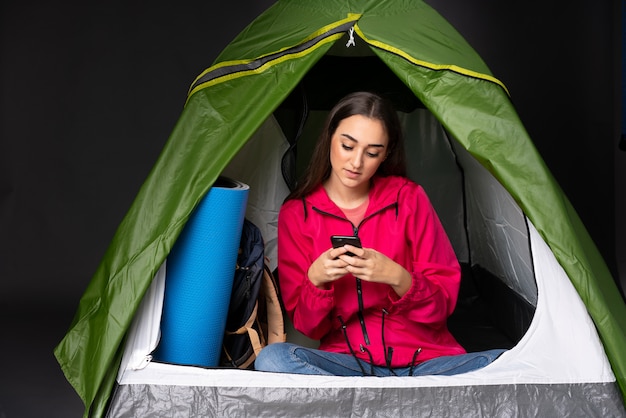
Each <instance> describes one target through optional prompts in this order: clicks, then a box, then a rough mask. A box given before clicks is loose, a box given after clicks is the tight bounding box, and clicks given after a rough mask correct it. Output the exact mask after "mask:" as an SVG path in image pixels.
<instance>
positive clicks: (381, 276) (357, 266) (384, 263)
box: [339, 245, 413, 296]
mask: <svg viewBox="0 0 626 418" xmlns="http://www.w3.org/2000/svg"><path fill="white" fill-rule="evenodd" d="M343 248H345V249H346V252H351V253H353V254H354V256H353V257H350V256H348V255H346V254H345V252H344V253H343V254H341V255H340V256H339V259H340V260H341V261H343V262H345V263H346V266H344V267H343V268H342V270H344V271H348V272H350V273H352V274H353V275H354V276H355V277H358V278H359V279H361V280H363V281H366V282H375V283H385V284H388V285H389V286H391V287H392V288H393V290H394V291H395V292H396V294H398V296H403V295H404V294H405V293H406V292H408V290H409V289H410V288H411V283H412V281H413V278H412V277H411V274H410V273H409V272H408V271H407V270H406V269H405V268H404V267H402V266H401V265H400V264H398V263H396V262H395V261H393V260H392V259H390V258H389V257H387V256H386V255H384V254H383V253H380V252H378V251H376V250H374V249H372V248H358V247H353V246H352V245H345V246H344V247H343Z"/></svg>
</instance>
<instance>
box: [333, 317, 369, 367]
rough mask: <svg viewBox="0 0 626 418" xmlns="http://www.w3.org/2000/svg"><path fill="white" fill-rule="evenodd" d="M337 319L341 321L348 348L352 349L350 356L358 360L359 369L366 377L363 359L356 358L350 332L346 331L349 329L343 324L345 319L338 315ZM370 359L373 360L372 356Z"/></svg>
mask: <svg viewBox="0 0 626 418" xmlns="http://www.w3.org/2000/svg"><path fill="white" fill-rule="evenodd" d="M337 319H339V322H341V330H342V331H343V337H344V338H345V339H346V344H348V348H349V349H350V354H352V357H354V359H355V360H356V362H357V364H358V365H359V368H360V369H361V373H363V376H366V375H367V374H366V373H365V369H364V368H363V365H362V364H361V359H359V358H358V357H357V356H356V353H355V352H354V350H353V349H352V344H350V339H349V338H348V331H347V330H346V329H347V327H346V323H345V322H343V318H342V317H341V315H338V316H337ZM361 350H363V345H361ZM368 353H369V352H368ZM370 358H371V354H370ZM370 367H372V366H371V365H370ZM372 372H373V369H372ZM372 374H374V373H372Z"/></svg>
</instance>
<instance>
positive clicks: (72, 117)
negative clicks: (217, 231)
mask: <svg viewBox="0 0 626 418" xmlns="http://www.w3.org/2000/svg"><path fill="white" fill-rule="evenodd" d="M427 2H428V3H429V4H430V5H432V6H433V7H434V8H435V9H437V10H438V11H439V12H440V13H441V14H442V15H443V16H444V17H446V18H447V19H448V20H449V21H450V22H451V23H452V24H453V25H454V26H455V27H456V28H457V29H458V30H459V31H460V32H461V34H463V35H464V36H465V37H466V39H467V40H468V41H469V43H470V44H471V45H472V46H473V47H474V48H475V49H476V50H477V51H478V53H479V54H480V55H481V56H482V57H483V59H484V60H485V62H487V64H488V66H489V67H490V68H491V70H492V72H493V73H494V75H495V76H496V77H497V78H498V79H500V80H501V81H503V82H504V84H505V85H506V86H507V87H508V89H509V91H510V93H511V97H512V101H513V103H514V104H515V106H516V108H517V110H518V112H519V114H520V117H521V119H522V121H523V122H524V124H525V126H526V128H527V130H528V132H529V134H530V136H531V138H533V140H534V142H535V144H536V146H537V148H538V149H539V151H540V153H541V154H542V155H543V157H544V159H545V161H546V163H547V165H548V167H549V168H550V169H551V171H552V172H553V174H554V175H555V177H556V179H557V181H558V182H559V183H560V184H561V186H562V188H563V189H564V191H565V193H566V195H567V196H568V197H569V198H570V200H571V201H572V203H573V204H574V207H575V208H576V210H577V211H578V213H579V214H580V216H581V217H582V219H583V222H584V223H585V225H586V226H587V228H588V229H589V231H590V233H591V235H592V237H593V239H594V241H595V242H596V244H597V246H598V248H599V249H600V251H601V252H602V254H603V255H604V257H605V259H606V261H607V263H608V264H609V267H610V268H611V270H612V271H613V272H614V274H615V277H616V278H617V277H618V271H619V270H620V269H619V266H620V265H623V264H624V257H625V256H624V253H625V252H626V251H624V244H623V240H624V239H626V232H625V231H626V227H625V222H626V221H624V215H623V214H624V211H625V210H626V209H625V207H626V205H625V204H624V198H625V196H624V195H625V192H624V190H626V189H624V187H625V186H626V173H625V169H624V165H625V164H626V162H625V159H626V156H625V154H626V153H624V152H620V151H618V148H617V144H618V141H619V136H620V132H621V119H620V118H621V114H620V111H621V37H622V33H621V4H620V3H619V2H617V1H601V2H598V1H597V0H578V1H573V2H568V1H564V0H560V1H551V0H548V1H546V0H542V1H537V0H531V1H526V2H502V1H496V0H473V1H467V0H449V1H445V0H429V1H427ZM55 3H56V2H45V1H42V0H35V1H19V2H18V1H16V0H8V1H7V0H5V1H4V2H2V3H1V6H0V7H1V9H0V22H1V25H0V30H1V35H0V36H1V38H0V42H1V44H0V45H1V46H0V54H1V58H0V80H1V84H0V86H1V90H0V92H1V94H0V96H1V98H2V104H1V112H0V318H1V319H0V326H1V328H0V331H1V333H0V362H1V363H0V370H2V372H0V376H1V377H0V417H2V418H4V417H5V416H6V417H31V416H33V417H35V416H37V417H39V416H47V417H56V416H58V417H70V416H80V415H81V413H82V407H81V403H80V400H79V399H78V397H77V396H76V395H75V394H74V392H73V390H72V389H71V387H70V386H69V384H68V383H67V382H66V381H65V380H64V378H63V376H62V373H61V372H60V369H59V368H58V366H57V365H56V363H55V360H54V358H53V355H52V349H53V347H54V346H55V345H56V344H57V343H58V342H59V341H60V339H61V338H62V337H63V335H64V333H65V331H66V329H67V327H68V325H69V322H70V320H71V318H72V315H73V313H74V311H75V309H76V307H77V304H78V300H79V298H80V296H81V294H82V292H83V291H84V290H85V287H86V286H87V284H88V282H89V280H90V279H91V276H92V274H93V273H94V272H95V270H96V267H97V266H98V264H99V262H100V260H101V259H102V257H103V256H104V253H105V251H106V249H107V247H108V245H109V243H110V240H111V239H112V237H113V234H114V233H115V230H116V228H117V226H118V225H119V223H120V221H121V220H122V218H123V216H124V215H125V213H126V211H127V210H128V208H129V207H130V205H131V202H132V200H133V199H134V197H135V195H136V193H137V191H138V190H139V187H140V186H141V184H142V183H143V181H144V179H145V178H146V176H147V174H148V172H149V170H150V169H151V168H152V165H153V164H154V162H155V160H156V158H157V156H158V154H159V152H160V150H161V148H162V146H163V144H164V143H165V141H166V140H167V137H168V136H169V133H170V132H171V130H172V128H173V126H174V124H175V123H176V121H177V119H178V116H179V115H180V112H181V110H182V106H183V104H184V100H185V97H186V93H187V88H188V87H189V85H190V83H191V82H192V81H193V80H194V78H195V77H196V76H197V75H198V74H199V73H200V72H202V71H203V70H204V69H206V68H208V67H209V66H210V65H211V64H212V62H213V60H214V59H215V58H216V56H217V55H218V53H219V52H220V51H221V50H222V49H223V48H224V47H225V46H226V45H227V44H228V42H230V41H231V40H232V39H233V38H234V36H235V35H237V34H238V33H239V32H240V31H241V30H242V29H243V28H244V27H245V26H246V25H247V24H248V23H249V22H251V21H252V20H253V19H254V18H255V17H256V16H257V15H258V14H260V13H261V12H262V11H263V10H265V9H266V8H267V7H269V6H270V5H271V4H273V3H274V2H273V1H269V0H257V1H251V0H249V1H245V0H231V1H228V2H223V3H220V2H207V1H205V2H198V1H189V0H182V1H177V2H173V3H171V4H163V3H161V2H156V3H152V2H144V1H139V0H134V1H132V0H131V1H124V2H122V1H110V2H105V3H101V4H91V3H89V2H78V1H76V0H70V1H64V2H62V4H55ZM623 275H624V273H623V268H622V276H623ZM622 280H624V278H622Z"/></svg>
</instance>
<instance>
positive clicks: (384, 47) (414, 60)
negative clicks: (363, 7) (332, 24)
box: [354, 24, 510, 95]
mask: <svg viewBox="0 0 626 418" xmlns="http://www.w3.org/2000/svg"><path fill="white" fill-rule="evenodd" d="M354 30H355V31H356V33H357V34H358V35H359V36H360V37H361V38H363V40H364V41H365V42H367V43H368V44H370V45H373V46H375V47H377V48H379V49H382V50H385V51H388V52H391V53H392V54H395V55H398V56H400V57H402V58H404V59H405V60H407V61H409V62H411V63H413V64H415V65H419V66H420V67H426V68H430V69H433V70H437V71H442V70H447V71H452V72H455V73H459V74H462V75H466V76H469V77H473V78H478V79H482V80H486V81H489V82H492V83H495V84H497V85H499V86H500V87H502V88H503V89H504V91H505V92H506V94H507V95H510V94H509V90H508V89H507V88H506V86H505V85H504V83H503V82H501V81H500V80H498V79H497V78H495V77H493V76H491V75H489V74H483V73H479V72H477V71H472V70H468V69H467V68H463V67H459V66H457V65H454V64H435V63H432V62H428V61H423V60H420V59H417V58H414V57H412V56H411V55H409V54H407V53H406V52H404V51H402V50H401V49H398V48H396V47H394V46H391V45H388V44H386V43H384V42H380V41H376V40H374V39H369V38H367V37H366V36H365V34H364V33H363V32H362V31H361V29H360V28H359V26H358V24H355V25H354Z"/></svg>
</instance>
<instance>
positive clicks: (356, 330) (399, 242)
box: [278, 177, 465, 367]
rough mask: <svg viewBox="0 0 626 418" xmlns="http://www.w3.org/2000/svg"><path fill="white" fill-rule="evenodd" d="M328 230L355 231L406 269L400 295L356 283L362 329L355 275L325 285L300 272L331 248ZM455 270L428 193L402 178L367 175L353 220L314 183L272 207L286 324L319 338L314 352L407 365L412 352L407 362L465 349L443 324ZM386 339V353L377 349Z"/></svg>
mask: <svg viewBox="0 0 626 418" xmlns="http://www.w3.org/2000/svg"><path fill="white" fill-rule="evenodd" d="M331 235H358V236H359V237H360V239H361V243H362V244H363V247H365V248H374V249H376V250H378V251H380V252H381V253H383V254H385V255H387V256H388V257H389V258H391V259H393V260H394V261H396V262H397V263H399V264H401V265H402V266H404V267H405V268H406V269H407V270H408V271H409V272H410V273H411V275H412V276H413V284H412V286H411V288H410V289H409V291H408V292H407V293H406V294H405V295H404V296H403V297H401V298H400V297H399V296H398V295H397V294H396V293H395V292H394V291H393V290H392V288H391V287H390V286H388V285H385V284H380V283H369V282H361V281H358V282H360V284H361V290H362V303H363V311H362V316H363V319H364V320H363V322H364V327H363V325H362V323H361V322H360V320H359V303H358V302H359V301H358V296H357V280H356V278H355V277H354V276H352V275H347V276H345V277H343V278H341V279H340V280H338V281H336V282H334V283H333V285H332V287H331V288H330V289H328V290H322V289H318V288H317V287H315V286H313V284H312V283H311V282H310V281H309V279H308V278H307V271H308V269H309V266H310V265H311V263H312V262H313V261H315V259H316V258H317V257H318V256H319V255H320V254H321V253H322V252H324V251H326V250H328V249H329V248H330V247H331V243H330V236H331ZM460 276H461V274H460V268H459V264H458V261H457V259H456V256H455V254H454V251H453V249H452V246H451V245H450V241H449V240H448V237H447V235H446V233H445V231H444V230H443V227H442V226H441V223H440V221H439V218H438V217H437V215H436V213H435V211H434V209H433V207H432V205H431V204H430V201H429V199H428V197H427V196H426V193H425V192H424V190H423V188H422V187H421V186H419V185H417V184H415V183H413V182H412V181H410V180H408V179H405V178H402V177H375V178H374V180H373V186H372V188H371V190H370V203H369V206H368V208H367V211H366V213H365V219H364V220H363V221H362V222H361V223H360V225H352V223H351V222H350V221H348V220H347V219H346V218H345V216H344V215H343V213H342V211H341V210H340V209H339V208H338V207H337V206H336V205H335V204H334V203H333V202H332V201H331V200H330V199H329V198H328V195H327V194H326V191H325V190H324V188H323V187H322V186H320V187H318V188H317V189H316V190H315V191H314V192H312V193H311V194H310V195H309V196H308V197H306V198H305V199H304V200H290V201H287V202H285V204H284V205H283V207H282V208H281V210H280V214H279V218H278V277H279V282H280V289H281V292H282V298H283V301H284V304H285V308H286V310H287V313H288V314H289V316H290V317H291V319H292V321H293V324H294V327H295V328H296V329H297V330H298V331H300V332H302V333H303V334H305V335H306V336H308V337H310V338H313V339H316V340H320V349H322V350H326V351H331V352H337V353H348V354H349V353H350V352H351V349H352V350H354V354H355V355H356V356H357V357H359V358H361V359H363V360H365V361H367V362H371V359H370V355H369V354H368V353H367V352H366V350H367V351H369V353H371V356H372V359H373V363H374V364H376V365H383V366H384V365H386V364H388V361H389V364H390V365H391V366H392V367H406V366H409V365H410V364H411V363H412V361H413V358H414V355H415V354H416V352H417V353H418V355H417V357H416V359H415V363H414V364H418V363H420V362H423V361H425V360H428V359H431V358H434V357H439V356H444V355H455V354H462V353H465V350H464V349H463V348H462V347H461V346H460V345H459V344H458V342H457V341H456V340H455V339H454V337H453V336H452V334H450V332H449V331H448V328H447V325H446V320H447V318H448V316H449V315H450V314H451V313H452V311H453V310H454V306H455V304H456V300H457V296H458V291H459V284H460ZM341 321H343V323H345V324H346V330H345V331H346V335H344V332H343V330H342V326H341ZM364 329H365V331H364ZM366 337H367V338H366ZM367 340H369V344H368V343H367V342H368V341H367ZM348 341H349V343H348ZM383 342H384V344H383ZM361 345H362V346H363V347H364V348H365V349H363V350H362V349H360V347H361ZM390 347H391V348H392V350H393V354H392V356H391V358H390V359H389V358H388V356H386V355H385V353H387V352H388V351H387V350H389V348H390ZM418 350H421V351H418Z"/></svg>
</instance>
